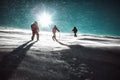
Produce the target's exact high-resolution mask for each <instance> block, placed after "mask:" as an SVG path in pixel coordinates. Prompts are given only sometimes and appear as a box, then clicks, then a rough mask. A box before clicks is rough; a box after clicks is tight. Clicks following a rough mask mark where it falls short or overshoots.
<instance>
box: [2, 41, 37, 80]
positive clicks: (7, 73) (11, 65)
mask: <svg viewBox="0 0 120 80" xmlns="http://www.w3.org/2000/svg"><path fill="white" fill-rule="evenodd" d="M30 42H31V41H28V42H26V43H24V44H22V45H21V46H19V47H18V48H16V49H15V50H13V51H12V52H10V53H9V54H8V55H5V56H4V57H3V59H2V60H1V62H0V80H8V79H9V78H10V77H11V75H12V73H13V72H14V71H15V70H16V68H17V67H18V65H19V64H20V63H21V61H22V60H23V59H24V57H25V55H26V53H27V51H28V50H29V49H30V47H31V46H32V45H33V44H34V43H36V42H37V41H35V42H31V43H30Z"/></svg>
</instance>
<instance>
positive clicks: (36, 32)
mask: <svg viewBox="0 0 120 80" xmlns="http://www.w3.org/2000/svg"><path fill="white" fill-rule="evenodd" d="M31 30H32V36H31V40H34V37H35V35H36V37H37V41H38V40H39V27H38V23H37V21H35V22H34V23H33V24H32V25H31ZM57 31H58V32H60V30H59V29H58V28H57V26H56V25H54V27H53V28H52V33H53V36H52V39H53V40H57V39H56V32H57ZM72 31H73V32H74V37H77V31H78V30H77V28H76V27H74V28H73V29H72Z"/></svg>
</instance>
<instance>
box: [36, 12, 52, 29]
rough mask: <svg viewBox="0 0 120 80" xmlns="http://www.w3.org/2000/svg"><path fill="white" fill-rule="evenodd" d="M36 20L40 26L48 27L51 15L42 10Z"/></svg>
mask: <svg viewBox="0 0 120 80" xmlns="http://www.w3.org/2000/svg"><path fill="white" fill-rule="evenodd" d="M38 22H39V23H40V25H41V26H42V27H49V25H50V24H52V20H51V15H49V14H48V13H45V12H44V13H43V14H41V15H40V16H38Z"/></svg>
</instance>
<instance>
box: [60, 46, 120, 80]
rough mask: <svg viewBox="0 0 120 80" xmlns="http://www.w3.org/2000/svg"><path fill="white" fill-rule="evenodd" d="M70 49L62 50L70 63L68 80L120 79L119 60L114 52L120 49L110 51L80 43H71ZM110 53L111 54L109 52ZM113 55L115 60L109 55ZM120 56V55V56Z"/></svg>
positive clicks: (63, 56) (65, 58)
mask: <svg viewBox="0 0 120 80" xmlns="http://www.w3.org/2000/svg"><path fill="white" fill-rule="evenodd" d="M68 47H69V48H70V49H69V50H63V51H61V54H62V58H61V59H62V60H64V61H65V62H67V63H68V64H69V68H68V74H69V79H68V80H118V79H120V65H119V61H120V59H118V60H119V61H118V62H116V63H115V64H114V62H115V61H114V59H115V58H118V56H115V55H114V54H118V53H119V52H120V51H112V50H111V51H112V52H111V51H110V50H105V49H98V48H87V47H84V46H80V45H70V46H68ZM109 53H110V54H109ZM112 56H113V62H112V60H110V62H109V58H108V59H107V61H106V58H107V57H112ZM119 58H120V57H119Z"/></svg>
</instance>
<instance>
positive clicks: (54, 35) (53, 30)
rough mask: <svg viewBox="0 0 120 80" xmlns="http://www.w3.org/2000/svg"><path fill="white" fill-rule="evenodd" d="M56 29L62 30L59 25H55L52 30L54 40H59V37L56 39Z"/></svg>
mask: <svg viewBox="0 0 120 80" xmlns="http://www.w3.org/2000/svg"><path fill="white" fill-rule="evenodd" d="M56 31H58V32H60V30H59V29H58V28H57V26H56V25H54V27H53V29H52V32H53V36H52V39H53V40H57V39H56Z"/></svg>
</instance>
